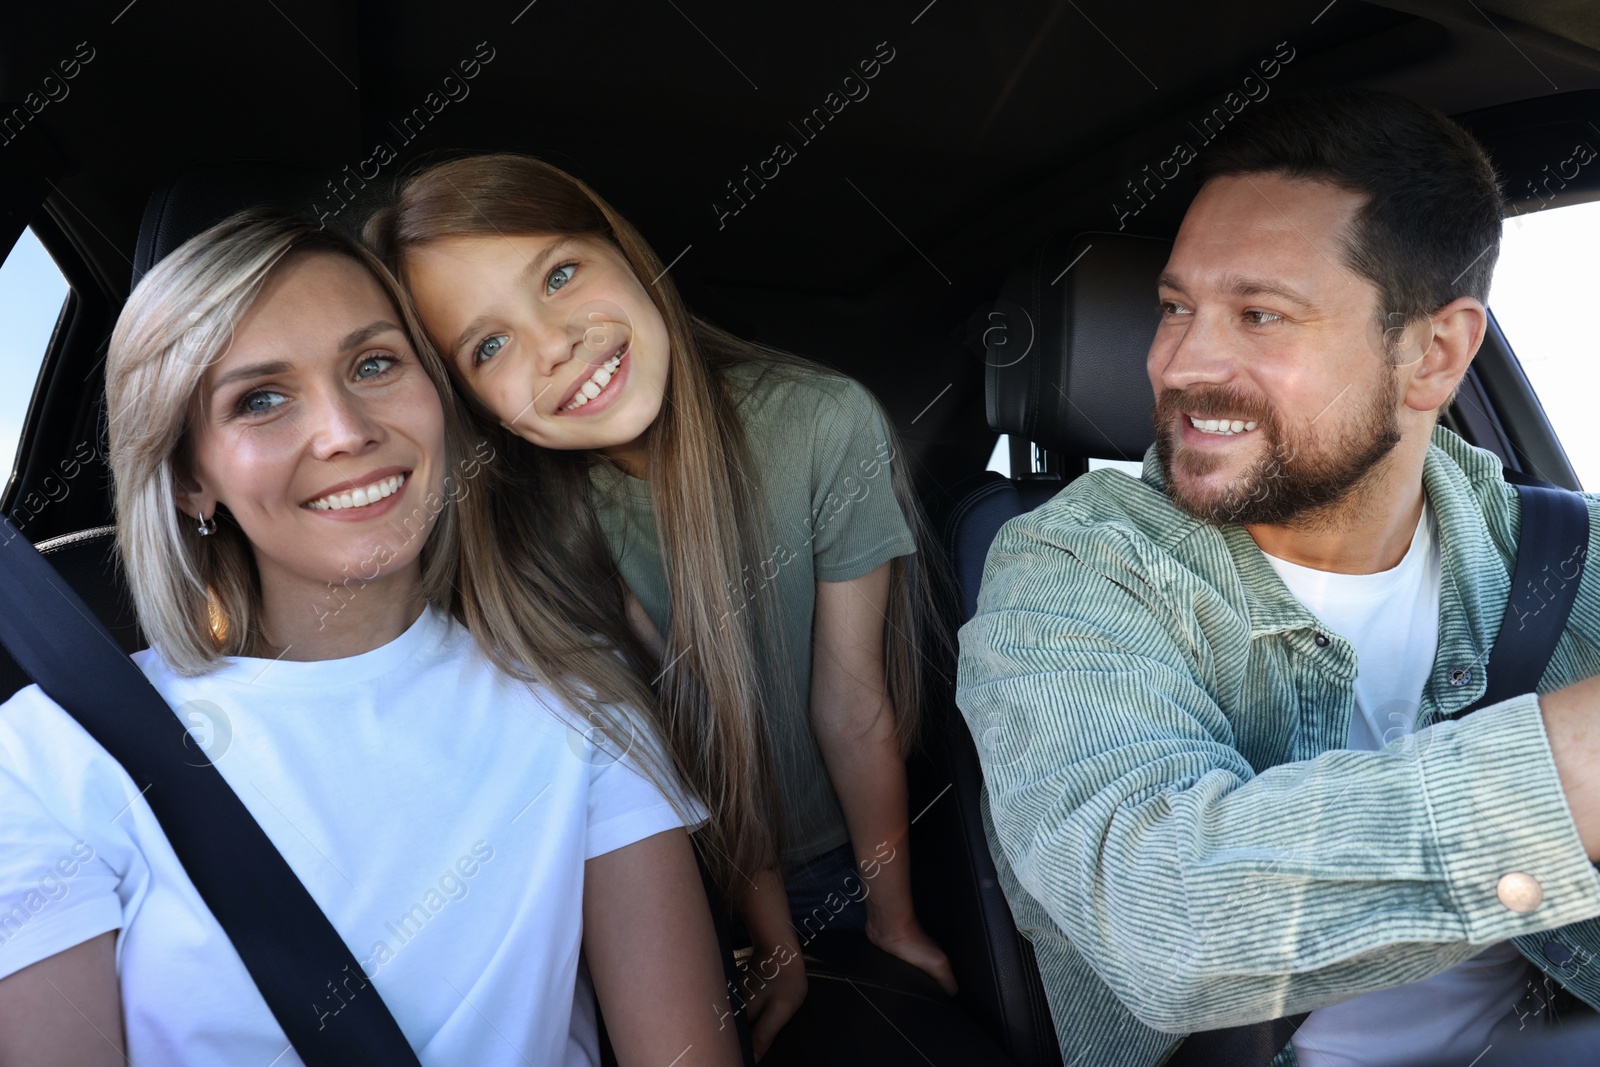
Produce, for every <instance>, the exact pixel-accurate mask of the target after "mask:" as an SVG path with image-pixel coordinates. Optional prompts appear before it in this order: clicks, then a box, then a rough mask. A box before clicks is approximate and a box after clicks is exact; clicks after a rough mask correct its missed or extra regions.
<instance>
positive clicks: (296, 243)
mask: <svg viewBox="0 0 1600 1067" xmlns="http://www.w3.org/2000/svg"><path fill="white" fill-rule="evenodd" d="M291 252H293V253H295V254H302V253H325V254H332V255H341V256H346V257H348V258H350V259H352V260H354V261H355V262H356V263H358V264H360V265H361V266H362V267H363V268H365V269H366V270H367V271H368V272H369V273H370V274H371V276H372V277H373V278H374V280H376V281H377V283H378V284H379V286H380V287H381V288H382V290H383V292H384V294H385V295H386V296H387V297H388V298H389V300H390V301H391V302H392V303H393V305H394V307H395V309H396V310H397V311H398V313H399V314H400V316H401V323H402V325H403V326H404V328H405V331H406V333H407V335H408V337H409V338H410V340H411V343H412V347H413V350H414V351H415V353H416V355H417V359H418V361H419V363H420V365H421V366H422V368H423V370H424V371H425V372H426V373H427V375H428V378H429V380H430V381H431V382H432V383H433V386H434V389H435V390H436V391H437V393H438V395H439V400H440V404H441V407H442V408H443V411H444V424H445V461H446V469H447V470H449V471H451V472H452V475H451V477H455V474H454V473H453V472H456V471H469V470H470V473H469V475H468V477H469V478H470V479H471V480H472V481H474V482H475V481H477V480H478V479H479V478H480V477H481V478H482V480H483V482H484V484H483V485H482V486H478V485H472V484H467V483H466V482H465V481H463V482H458V483H456V489H455V490H453V491H452V490H450V485H449V482H448V480H447V484H446V489H447V492H445V493H444V494H443V499H442V502H441V506H440V507H439V510H438V515H437V518H436V519H435V522H434V526H433V528H432V530H430V531H429V534H428V537H427V539H426V540H425V541H424V542H423V546H422V556H421V562H422V579H421V594H422V596H423V597H424V598H425V599H426V600H427V601H428V602H429V603H430V604H432V605H434V606H436V607H437V608H439V609H441V610H443V611H445V612H447V613H449V614H451V615H453V616H454V617H455V618H457V619H458V620H462V621H465V620H464V619H463V615H464V605H463V603H462V598H461V597H460V596H459V595H458V594H457V593H456V592H455V586H456V583H457V582H458V581H459V579H460V574H461V573H462V569H463V567H462V559H461V557H462V547H463V546H466V548H467V549H468V551H469V554H470V551H471V550H472V549H473V548H474V546H476V547H477V548H478V550H479V551H482V550H483V548H482V546H485V545H489V546H490V548H491V549H492V547H493V545H492V542H493V532H494V523H495V521H496V512H495V509H494V508H493V507H492V501H493V499H494V497H495V496H496V495H497V492H498V491H499V490H498V488H497V487H498V486H499V485H500V483H501V479H502V478H503V477H504V475H505V472H504V471H502V470H501V468H502V467H503V465H502V464H497V463H495V462H494V457H493V456H489V457H485V456H484V454H483V452H482V451H481V450H480V447H479V446H480V445H481V444H482V442H481V441H477V440H475V439H474V438H473V436H472V435H471V434H470V432H469V430H468V426H469V421H468V419H467V416H466V414H465V412H464V410H463V409H462V407H461V401H460V400H459V399H458V398H457V397H456V394H455V392H454V390H453V389H452V388H451V386H450V379H449V374H448V372H447V371H446V370H445V368H444V364H443V362H442V361H441V360H440V359H439V357H438V355H437V353H436V352H435V351H434V350H433V347H432V346H431V345H430V344H429V342H428V339H427V335H426V334H425V333H423V331H422V328H421V326H420V324H419V323H418V321H417V317H416V313H415V312H414V311H413V309H412V306H411V303H410V300H409V299H408V298H407V297H406V295H405V293H404V291H403V290H401V288H400V286H399V284H398V283H397V282H396V281H395V279H394V277H393V276H392V275H391V274H390V273H389V271H388V270H387V269H386V268H385V267H384V266H383V264H382V263H381V262H379V261H378V260H377V258H376V257H374V256H373V255H372V253H371V252H369V251H368V250H367V249H366V248H364V247H362V246H361V245H360V244H358V243H357V242H355V241H354V240H352V239H351V238H348V237H344V236H341V235H338V234H336V233H334V232H332V231H327V230H319V229H318V228H317V227H316V225H315V224H313V223H309V222H304V221H301V220H297V219H293V218H288V217H281V216H273V215H267V214H260V213H255V212H245V213H242V214H239V215H235V216H233V217H232V218H230V219H227V220H226V221H224V222H221V223H218V224H217V225H216V226H213V227H212V228H211V229H209V230H207V231H205V232H204V233H202V234H200V235H199V236H197V237H194V238H191V239H190V240H189V241H186V242H185V243H184V244H183V245H181V246H180V247H179V248H178V249H176V250H175V251H174V252H172V253H171V254H170V255H169V256H167V257H166V258H165V259H164V260H162V261H161V263H159V264H158V265H157V266H156V267H155V268H154V269H153V270H151V271H150V273H148V274H147V275H145V277H144V278H143V279H142V280H141V281H140V282H139V284H138V285H137V286H136V287H135V288H134V291H133V293H132V294H131V295H130V296H129V297H128V302H127V305H126V306H125V307H124V308H123V311H122V315H121V317H120V318H119V319H118V320H117V326H116V329H115V330H114V331H113V333H112V335H111V348H110V354H109V356H108V357H107V361H106V401H107V409H108V411H109V419H110V433H111V470H112V475H113V478H114V482H115V500H116V517H117V546H118V549H119V552H120V556H121V559H122V564H123V567H124V569H125V571H126V574H127V579H128V585H129V587H130V589H131V590H132V594H133V599H134V604H135V607H136V608H137V609H138V614H139V621H140V624H141V626H142V627H143V628H144V631H145V634H146V636H147V637H148V638H149V640H150V642H151V644H152V645H153V646H155V647H156V648H157V649H158V650H159V651H160V653H161V655H162V657H163V658H164V659H166V660H167V661H168V662H169V663H170V664H171V665H172V667H173V669H174V670H176V671H178V672H180V673H182V674H186V675H201V674H205V673H207V672H208V671H210V670H212V669H214V668H215V667H216V666H217V665H218V661H219V660H220V659H221V658H222V657H225V656H240V655H243V656H248V655H256V654H259V653H260V652H262V651H265V649H264V648H263V638H262V635H261V632H260V618H261V587H260V580H259V576H258V574H257V572H256V567H255V562H254V554H253V551H252V548H251V545H250V542H249V541H248V539H247V538H246V537H245V535H244V532H243V531H242V530H241V529H240V528H239V527H238V526H237V525H235V524H234V523H233V522H232V521H231V520H230V519H229V518H228V516H227V514H226V512H223V513H222V514H219V515H217V516H216V531H215V532H214V533H212V534H211V535H210V536H206V537H202V536H200V534H199V533H198V531H197V530H196V529H195V525H194V522H193V521H192V520H190V519H189V518H188V517H187V516H185V515H183V514H182V512H180V511H179V509H178V503H177V496H176V493H175V488H174V487H175V482H176V478H177V475H178V474H179V472H180V469H181V464H182V463H183V462H184V453H185V450H186V448H187V447H188V441H187V434H188V431H189V427H190V425H191V420H192V418H193V416H194V413H195V397H196V394H197V392H198V388H199V385H200V382H201V379H202V377H203V376H204V374H205V371H206V368H207V367H209V366H210V365H211V364H212V363H214V362H216V361H217V360H218V359H219V358H221V357H222V356H223V355H224V354H225V353H226V352H227V349H228V345H229V344H230V342H231V332H232V326H233V324H234V323H237V322H239V321H240V320H241V319H242V317H243V316H244V315H245V314H246V313H247V312H248V311H249V310H250V307H251V305H252V304H253V303H254V302H255V300H256V299H257V297H258V296H259V294H260V293H261V290H262V286H263V285H264V284H266V282H267V280H268V278H269V277H271V275H272V272H273V271H274V270H275V269H276V268H277V266H278V265H279V264H280V263H281V262H282V261H283V259H284V257H285V256H287V255H289V254H290V253H291ZM469 569H473V568H469ZM473 572H474V573H477V572H476V569H473ZM516 581H517V583H518V584H519V587H526V588H536V589H547V588H550V587H552V586H554V587H559V586H560V585H561V584H562V583H563V582H567V581H570V577H569V576H566V575H563V576H561V577H560V579H551V578H549V576H547V575H545V574H542V573H537V572H536V571H533V570H525V571H523V572H520V573H518V574H517V575H516ZM524 606H525V607H527V609H528V610H526V611H523V612H522V613H520V614H518V615H517V616H516V617H515V618H514V619H512V620H511V621H512V624H514V625H517V626H521V627H525V629H524V630H521V631H519V632H518V633H517V634H516V635H515V636H514V637H511V638H507V639H506V640H505V642H504V643H503V644H501V643H494V642H485V641H483V640H482V638H483V632H482V629H481V627H480V628H478V629H477V630H475V633H476V634H477V636H478V637H479V642H478V643H479V647H480V648H482V649H483V651H484V653H485V655H487V656H488V657H489V658H490V660H491V661H492V662H493V663H494V664H495V665H496V666H497V667H498V668H500V669H501V670H502V671H504V672H506V673H507V674H509V675H511V676H513V677H516V678H519V679H522V680H524V681H527V682H530V683H533V682H537V683H539V684H542V685H545V686H547V687H549V689H550V690H552V691H553V692H554V694H555V695H556V696H557V697H559V698H561V700H562V701H564V703H565V705H566V708H565V709H559V708H558V709H553V710H556V711H557V712H558V713H560V712H561V711H562V710H565V711H567V712H571V713H575V714H576V716H578V717H580V718H581V720H582V723H583V726H584V727H585V728H586V729H587V728H589V727H592V728H593V730H594V731H595V732H596V733H598V734H600V735H601V737H602V738H603V739H605V740H602V741H601V742H600V743H599V744H598V745H597V746H596V747H597V748H598V749H599V752H598V754H591V753H589V750H588V749H587V748H585V749H584V753H586V754H589V758H598V759H604V760H608V761H609V760H612V759H616V758H620V757H621V756H622V755H624V754H628V753H625V752H623V751H619V749H620V748H623V747H626V748H627V749H631V750H632V752H631V756H632V759H633V760H634V762H635V764H636V766H637V767H638V769H639V770H640V771H641V772H642V773H644V774H645V775H646V776H647V777H648V778H649V779H650V780H651V781H653V782H655V784H657V785H658V786H660V787H662V790H663V792H664V793H666V795H667V796H668V798H669V799H670V800H671V802H672V803H673V804H674V805H675V806H677V807H678V808H679V810H680V812H681V813H683V814H686V815H687V814H689V812H688V811H687V806H686V805H685V804H684V803H683V801H684V800H685V799H686V798H685V797H684V796H683V794H682V793H681V791H680V790H679V789H678V788H677V785H676V780H675V779H674V777H673V775H672V773H671V772H672V770H673V769H674V768H673V767H672V764H671V760H670V757H669V756H667V755H664V754H663V752H662V745H661V743H660V742H659V740H657V739H655V738H654V737H653V733H652V728H651V724H650V722H649V721H648V720H640V719H638V718H637V717H635V716H633V715H631V714H629V713H628V712H627V711H626V710H624V709H627V708H630V707H631V708H648V707H649V706H650V705H651V704H652V703H653V694H652V693H651V692H650V690H649V687H648V686H646V685H644V684H643V683H642V682H641V681H639V679H638V676H637V673H636V671H635V670H634V669H631V668H633V667H634V666H636V662H637V661H636V660H634V659H633V658H632V657H633V655H634V653H633V647H632V645H631V644H630V643H629V642H631V640H632V638H631V635H621V637H620V642H621V644H620V647H621V650H622V652H623V656H622V657H620V658H619V656H618V655H617V651H618V648H619V645H618V644H616V643H611V642H609V641H607V640H606V639H607V638H608V637H612V636H617V635H613V634H611V633H610V632H609V631H608V630H607V629H606V628H605V627H604V626H587V627H585V626H583V625H582V623H584V622H588V621H589V620H587V619H586V618H583V617H582V616H579V619H580V627H579V628H578V629H574V628H573V627H572V625H571V624H570V622H569V621H568V619H567V618H566V617H564V616H563V615H562V614H560V613H559V611H558V610H557V609H556V608H554V607H550V608H547V607H545V605H544V604H543V603H542V602H535V603H532V604H527V605H524ZM497 617H500V616H497ZM501 636H502V637H504V636H505V635H501ZM597 637H598V638H599V639H600V640H598V641H597V640H596V638H597ZM507 648H511V649H514V650H515V652H516V653H517V657H516V658H515V659H511V658H508V657H507V656H506V655H505V650H506V649H507ZM634 740H639V741H641V742H642V743H641V744H638V745H637V746H635V745H634V744H633V741H634Z"/></svg>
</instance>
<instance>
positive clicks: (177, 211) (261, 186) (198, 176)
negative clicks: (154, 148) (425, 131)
mask: <svg viewBox="0 0 1600 1067" xmlns="http://www.w3.org/2000/svg"><path fill="white" fill-rule="evenodd" d="M338 177H343V175H339V174H336V173H335V172H334V171H333V170H332V169H328V168H322V167H298V166H292V165H290V164H287V163H267V162H259V161H257V162H239V163H200V164H195V165H194V166H191V167H188V168H186V169H184V170H183V171H181V172H179V173H178V174H177V175H176V176H175V177H172V178H169V179H168V180H167V181H165V182H163V183H162V184H160V185H158V186H156V188H155V191H154V192H152V193H151V194H150V200H149V202H148V203H147V204H146V205H145V209H144V219H143V221H141V222H140V224H139V244H138V247H137V249H136V250H135V251H134V255H133V282H134V284H135V285H137V284H138V283H139V279H140V278H143V277H144V275H145V272H146V271H148V270H149V269H150V268H151V267H153V266H155V265H156V264H157V263H158V262H160V261H161V259H162V257H164V256H165V255H166V254H167V253H168V252H171V251H172V250H173V249H174V248H177V247H178V246H179V245H181V244H183V242H185V241H187V240H188V239H189V238H191V237H193V236H194V235H195V234H197V233H200V232H201V231H202V230H205V229H207V228H208V227H210V226H213V225H215V224H216V223H219V222H221V221H222V220H223V219H225V218H227V217H228V216H229V215H232V214H234V213H236V212H239V211H243V210H244V209H245V208H249V207H270V208H276V209H279V210H283V211H289V212H293V213H295V214H298V215H303V216H305V217H306V218H308V219H312V220H319V219H320V220H321V221H323V222H325V223H326V224H327V225H329V226H337V227H339V228H341V229H344V230H346V231H349V232H355V231H356V230H357V229H358V228H359V226H360V224H361V219H362V217H363V216H364V214H365V213H364V211H362V209H361V207H360V205H358V204H356V203H354V199H355V194H354V193H352V192H351V191H349V189H348V188H347V187H346V186H345V185H336V184H334V183H333V182H332V181H330V179H332V178H338ZM347 181H348V182H349V184H354V185H359V184H360V183H359V181H358V180H349V179H347Z"/></svg>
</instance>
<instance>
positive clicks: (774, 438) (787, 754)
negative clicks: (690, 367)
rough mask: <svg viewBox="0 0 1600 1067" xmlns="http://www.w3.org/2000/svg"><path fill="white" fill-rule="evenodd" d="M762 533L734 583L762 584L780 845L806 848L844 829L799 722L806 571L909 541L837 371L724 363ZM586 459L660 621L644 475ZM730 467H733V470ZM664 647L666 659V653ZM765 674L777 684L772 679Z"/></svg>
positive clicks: (661, 579) (645, 600)
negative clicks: (772, 624)
mask: <svg viewBox="0 0 1600 1067" xmlns="http://www.w3.org/2000/svg"><path fill="white" fill-rule="evenodd" d="M727 381H728V383H729V384H730V386H731V387H732V392H733V397H734V400H735V403H736V405H737V410H738V413H739V419H740V423H741V425H742V426H743V428H744V433H745V440H746V444H747V448H748V450H749V453H750V459H751V463H752V466H753V468H754V469H753V470H750V471H747V472H745V473H747V474H748V476H749V477H750V479H751V480H752V481H754V482H755V483H756V484H757V486H758V487H759V489H758V493H757V494H756V496H757V497H758V498H759V499H764V500H765V503H766V509H767V515H766V528H767V531H768V537H770V539H771V544H770V545H764V546H762V549H761V553H760V555H761V563H760V564H759V570H760V572H761V573H760V574H758V575H746V579H745V582H744V589H743V591H742V593H741V592H740V591H734V596H735V598H736V602H737V598H739V597H741V596H742V597H771V598H774V599H773V600H771V601H769V603H771V604H772V605H773V608H772V611H773V618H774V619H775V620H776V621H777V622H778V624H779V625H780V627H781V629H782V633H783V647H782V648H779V649H776V650H773V649H766V650H762V651H763V653H765V654H764V655H763V656H762V659H761V662H762V663H763V664H764V665H766V664H770V666H771V669H772V670H774V671H777V672H780V673H779V674H777V675H776V676H774V677H773V678H770V679H765V680H764V682H766V683H767V689H768V692H770V693H772V694H773V701H772V706H773V707H774V710H775V717H776V721H774V722H772V723H769V724H768V726H769V729H770V731H771V734H772V744H773V758H774V761H775V763H776V765H777V779H778V796H779V803H780V804H781V805H782V811H783V819H784V840H783V853H782V859H783V861H784V862H785V863H793V862H795V861H798V860H803V859H809V858H811V857H813V856H816V855H818V854H819V853H822V852H826V851H827V850H829V849H832V848H837V847H838V846H840V845H842V844H845V843H846V842H847V841H849V839H850V835H849V833H848V831H847V830H846V828H845V821H844V814H843V812H841V811H840V809H839V801H838V798H837V796H836V795H835V794H834V790H833V784H832V782H831V781H830V780H829V778H828V771H827V767H826V766H825V765H824V764H823V761H822V753H821V751H820V750H819V749H818V747H817V741H816V737H815V736H814V735H813V734H812V732H811V718H810V697H811V624H812V613H813V608H814V607H815V604H816V593H817V591H816V583H817V582H843V581H849V580H850V579H852V578H859V577H861V576H862V575H863V574H867V573H868V572H870V571H872V570H874V569H876V568H877V567H879V566H880V565H882V564H883V563H885V562H887V561H888V560H891V559H893V558H895V557H896V556H903V555H907V554H909V553H911V552H913V551H915V550H916V545H915V542H914V540H913V539H912V536H911V530H910V528H909V527H908V526H907V524H906V520H905V516H904V515H903V514H902V513H901V511H900V506H899V504H898V502H897V501H896V500H895V495H894V489H893V486H892V484H891V483H890V462H891V460H893V459H894V455H893V445H892V444H891V442H890V441H889V437H888V434H887V432H886V431H885V429H884V425H883V419H882V416H880V415H879V413H878V409H877V406H876V405H875V404H874V403H873V401H872V397H871V395H870V394H869V393H868V392H867V390H866V389H865V387H863V386H862V385H861V384H860V383H858V382H855V381H853V380H851V379H849V378H844V377H840V376H837V375H833V374H828V373H825V372H814V371H810V370H807V369H805V368H790V367H773V366H771V365H769V364H761V363H751V364H736V365H734V366H733V367H731V368H730V369H729V370H728V371H727ZM592 469H593V486H594V499H595V509H596V511H597V512H598V513H599V517H600V524H601V526H602V528H603V529H604V530H605V536H606V541H607V544H608V545H609V546H610V549H611V556H612V558H613V559H615V560H616V561H617V565H618V567H619V569H620V570H621V572H622V577H623V579H624V580H625V581H626V582H627V583H628V586H629V588H631V589H632V590H633V594H634V596H636V597H638V598H639V603H640V604H641V605H642V606H643V607H644V609H645V612H646V613H647V614H648V615H649V616H650V619H651V621H652V622H654V623H655V625H656V629H658V630H659V631H660V632H661V633H662V634H663V635H665V634H666V633H667V631H668V623H669V622H670V619H671V604H670V603H669V602H668V596H667V588H666V575H665V573H664V571H663V569H662V565H661V546H660V544H659V542H658V540H657V537H656V527H655V514H654V511H653V510H652V508H651V503H650V483H649V482H648V481H645V480H644V479H640V478H633V477H630V476H628V475H626V474H624V473H623V472H622V471H620V470H618V469H617V468H616V467H614V466H612V465H611V464H609V463H604V462H601V463H596V464H595V465H594V467H593V468H592ZM731 473H732V475H733V477H739V472H737V471H733V472H731ZM673 654H674V653H673V650H672V649H670V648H669V649H667V650H666V652H665V655H664V658H665V659H668V660H670V659H671V657H672V655H673ZM772 683H776V684H772Z"/></svg>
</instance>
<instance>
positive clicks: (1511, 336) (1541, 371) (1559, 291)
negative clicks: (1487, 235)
mask: <svg viewBox="0 0 1600 1067" xmlns="http://www.w3.org/2000/svg"><path fill="white" fill-rule="evenodd" d="M1597 285H1600V202H1595V203H1591V204H1574V205H1572V206H1570V207H1560V208H1547V209H1545V210H1543V211H1533V212H1529V213H1526V214H1522V215H1515V216H1512V217H1511V218H1509V219H1507V220H1506V224H1505V230H1504V234H1503V237H1502V239H1501V244H1500V259H1499V262H1498V263H1497V264H1496V265H1495V270H1494V284H1493V286H1492V287H1491V288H1490V290H1489V307H1490V309H1491V310H1492V311H1493V312H1494V316H1495V318H1496V320H1498V321H1499V323H1500V328H1501V329H1502V330H1504V331H1505V335H1506V340H1507V341H1509V342H1510V344H1511V349H1512V351H1513V352H1515V353H1516V355H1517V362H1519V363H1521V364H1522V370H1523V373H1525V374H1526V375H1527V376H1528V381H1529V383H1530V384H1531V385H1532V386H1533V391H1534V392H1535V393H1537V394H1538V396H1539V402H1540V403H1541V404H1543V405H1544V410H1545V414H1546V415H1548V416H1549V418H1550V424H1551V425H1552V426H1553V427H1555V431H1556V435H1557V436H1558V437H1560V438H1561V444H1562V447H1564V448H1565V449H1566V452H1567V458H1568V459H1569V460H1571V461H1572V468H1573V470H1574V471H1576V472H1577V474H1578V480H1579V481H1580V482H1582V483H1583V485H1584V487H1585V488H1587V489H1595V488H1597V487H1600V420H1597V419H1596V418H1595V417H1594V401H1593V398H1594V396H1595V394H1596V392H1597V391H1600V331H1596V330H1595V329H1594V326H1593V320H1592V318H1591V317H1590V316H1591V315H1593V311H1592V310H1591V309H1590V305H1591V304H1592V303H1593V302H1594V300H1595V297H1596V291H1595V290H1596V286H1597Z"/></svg>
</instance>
